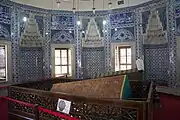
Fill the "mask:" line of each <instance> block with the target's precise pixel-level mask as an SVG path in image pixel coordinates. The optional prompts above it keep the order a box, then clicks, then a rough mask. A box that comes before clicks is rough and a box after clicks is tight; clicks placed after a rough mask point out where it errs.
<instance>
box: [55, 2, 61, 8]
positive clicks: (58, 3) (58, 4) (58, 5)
mask: <svg viewBox="0 0 180 120" xmlns="http://www.w3.org/2000/svg"><path fill="white" fill-rule="evenodd" d="M56 4H57V7H58V8H59V7H60V4H61V1H60V0H56Z"/></svg>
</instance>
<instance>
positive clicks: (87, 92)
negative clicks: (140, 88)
mask: <svg viewBox="0 0 180 120" xmlns="http://www.w3.org/2000/svg"><path fill="white" fill-rule="evenodd" d="M51 91H52V92H63V93H68V94H71V95H78V96H85V97H91V98H99V99H123V98H124V99H128V98H129V97H131V87H130V83H129V80H128V77H127V76H126V75H121V76H114V77H104V78H103V77H102V78H96V79H88V80H83V81H74V82H67V83H58V84H54V85H53V87H52V89H51Z"/></svg>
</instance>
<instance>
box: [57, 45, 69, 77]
mask: <svg viewBox="0 0 180 120" xmlns="http://www.w3.org/2000/svg"><path fill="white" fill-rule="evenodd" d="M64 75H68V76H72V64H71V50H70V49H69V48H56V49H55V77H60V76H64Z"/></svg>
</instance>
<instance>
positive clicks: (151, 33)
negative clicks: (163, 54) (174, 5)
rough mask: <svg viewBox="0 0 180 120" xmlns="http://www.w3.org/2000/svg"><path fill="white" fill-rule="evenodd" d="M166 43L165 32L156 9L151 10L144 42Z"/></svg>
mask: <svg viewBox="0 0 180 120" xmlns="http://www.w3.org/2000/svg"><path fill="white" fill-rule="evenodd" d="M165 43H167V37H166V32H165V31H164V30H163V26H162V23H161V21H160V18H159V15H158V11H157V10H156V9H153V10H152V11H151V14H150V17H149V20H148V25H147V29H146V34H145V35H144V44H165Z"/></svg>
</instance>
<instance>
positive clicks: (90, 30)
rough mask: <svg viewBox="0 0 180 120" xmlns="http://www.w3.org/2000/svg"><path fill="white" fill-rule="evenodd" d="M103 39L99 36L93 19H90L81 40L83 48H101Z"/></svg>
mask: <svg viewBox="0 0 180 120" xmlns="http://www.w3.org/2000/svg"><path fill="white" fill-rule="evenodd" d="M103 46H104V43H103V38H102V37H101V35H100V32H99V29H98V26H97V24H96V21H95V19H94V18H91V19H90V21H89V23H88V27H87V31H86V34H85V38H84V40H83V47H103Z"/></svg>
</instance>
